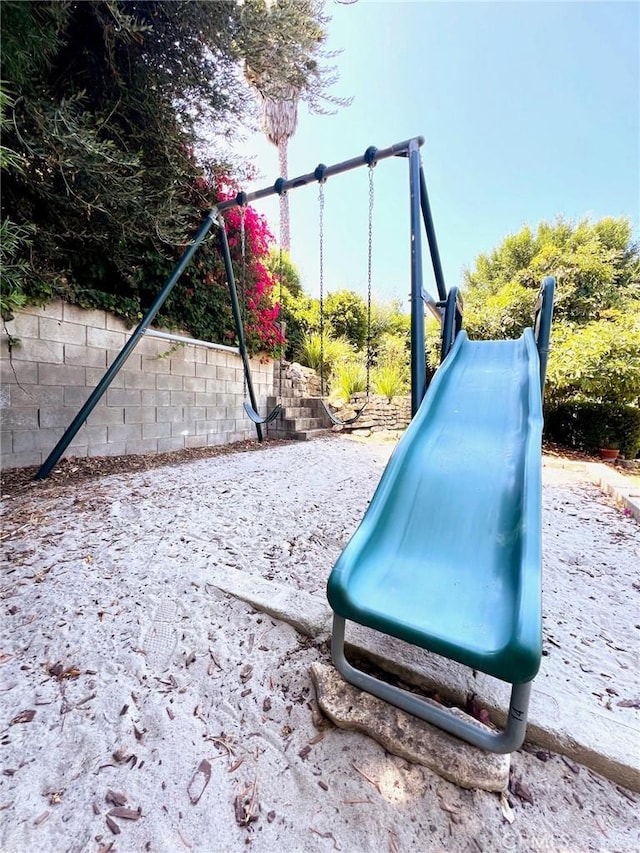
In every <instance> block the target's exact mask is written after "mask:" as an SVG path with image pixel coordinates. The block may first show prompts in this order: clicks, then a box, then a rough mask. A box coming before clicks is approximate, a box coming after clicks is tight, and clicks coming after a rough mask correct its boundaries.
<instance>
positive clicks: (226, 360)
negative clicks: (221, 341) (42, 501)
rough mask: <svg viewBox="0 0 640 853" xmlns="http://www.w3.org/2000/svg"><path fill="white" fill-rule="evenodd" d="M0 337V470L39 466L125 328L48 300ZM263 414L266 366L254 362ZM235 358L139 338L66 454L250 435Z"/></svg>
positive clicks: (155, 448)
mask: <svg viewBox="0 0 640 853" xmlns="http://www.w3.org/2000/svg"><path fill="white" fill-rule="evenodd" d="M7 331H8V332H9V334H10V335H11V336H12V337H14V338H19V339H20V342H19V343H18V344H16V345H14V346H13V347H12V350H11V359H9V347H8V338H7V335H6V334H5V332H4V329H3V334H2V351H1V354H0V355H1V364H0V367H1V382H2V385H1V389H0V407H1V412H0V413H1V415H2V420H1V435H2V456H1V464H2V467H3V468H14V467H23V466H26V465H39V464H41V463H42V462H43V461H44V460H45V459H46V458H47V456H48V455H49V453H50V451H51V450H52V449H53V447H54V446H55V444H56V442H57V441H58V439H59V438H60V437H61V436H62V434H63V432H64V430H65V428H66V427H67V426H68V425H69V424H70V423H71V421H72V420H73V418H74V417H75V415H76V414H77V412H78V410H79V409H80V407H81V406H82V404H83V403H84V402H85V401H86V399H87V397H88V396H89V394H90V393H91V391H92V390H93V389H94V388H95V386H96V385H97V383H98V382H99V380H100V379H101V378H102V376H103V375H104V372H105V370H106V368H107V366H108V365H109V364H111V362H112V361H113V359H114V358H115V357H116V355H117V354H118V352H119V351H120V349H121V348H122V346H123V344H124V343H125V341H126V340H127V339H128V337H129V335H130V333H131V331H132V330H131V329H130V328H129V327H128V326H127V325H126V324H125V323H124V322H123V321H122V320H120V319H119V318H117V317H114V316H113V315H111V314H108V313H107V312H105V311H85V310H83V309H82V308H78V307H77V306H75V305H68V304H67V303H64V302H53V303H51V304H49V305H47V306H46V307H45V308H33V307H31V308H27V309H25V310H23V311H20V312H19V313H17V314H16V316H15V319H14V320H12V321H11V322H9V323H7ZM251 368H252V374H253V382H254V387H255V390H256V395H257V397H258V403H259V406H260V407H262V408H263V409H264V406H265V403H266V397H267V395H268V394H270V393H272V388H273V363H272V362H271V361H267V362H266V363H262V362H261V361H260V360H259V359H257V358H256V359H252V361H251ZM244 399H245V397H244V388H243V374H242V360H241V358H240V355H239V353H238V351H237V350H234V349H231V348H229V347H212V346H210V345H209V346H205V345H184V344H178V345H176V344H172V343H171V342H169V341H166V340H160V339H158V338H151V337H147V336H145V337H143V339H142V340H141V341H140V342H139V343H138V345H137V347H136V348H135V349H134V351H133V353H132V355H131V356H130V357H129V359H128V360H127V362H126V363H125V365H124V367H123V368H122V369H121V370H120V372H119V373H118V375H117V376H116V377H115V379H114V381H113V384H112V385H111V386H110V388H109V389H108V391H107V392H106V394H105V395H104V397H103V398H102V400H101V401H100V403H99V404H98V406H97V407H96V408H95V409H94V411H93V413H92V414H91V415H90V416H89V418H88V421H87V423H86V424H84V425H83V426H82V427H81V428H80V431H79V432H78V434H77V435H76V437H75V438H74V440H73V442H72V443H71V444H70V446H69V448H68V450H67V452H66V454H65V455H66V456H76V457H78V456H117V455H120V454H136V453H154V452H157V453H160V452H163V451H169V450H181V449H182V448H185V447H201V446H203V445H211V444H228V443H231V442H234V441H241V440H242V439H246V438H251V437H254V436H255V427H254V425H253V424H252V422H251V421H250V420H249V419H248V418H247V417H246V415H245V414H244V411H243V409H242V403H243V401H244Z"/></svg>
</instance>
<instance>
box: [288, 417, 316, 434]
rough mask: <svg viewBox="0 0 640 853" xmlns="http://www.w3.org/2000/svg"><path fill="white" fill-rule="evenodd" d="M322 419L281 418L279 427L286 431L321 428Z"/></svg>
mask: <svg viewBox="0 0 640 853" xmlns="http://www.w3.org/2000/svg"><path fill="white" fill-rule="evenodd" d="M322 426H323V421H321V420H320V418H283V420H281V421H280V424H279V427H280V429H283V430H285V431H286V432H300V431H301V430H308V429H321V428H322Z"/></svg>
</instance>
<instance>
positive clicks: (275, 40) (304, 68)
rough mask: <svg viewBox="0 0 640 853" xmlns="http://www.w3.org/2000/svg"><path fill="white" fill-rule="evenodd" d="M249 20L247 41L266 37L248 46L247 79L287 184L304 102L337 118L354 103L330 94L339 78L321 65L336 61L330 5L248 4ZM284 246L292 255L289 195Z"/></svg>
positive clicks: (313, 1) (299, 1) (294, 0)
mask: <svg viewBox="0 0 640 853" xmlns="http://www.w3.org/2000/svg"><path fill="white" fill-rule="evenodd" d="M243 15H244V17H245V19H246V20H247V21H251V23H252V28H249V29H248V30H247V31H245V35H246V36H251V34H252V33H259V34H260V38H258V39H255V38H254V40H253V41H251V42H249V43H247V44H245V57H246V58H245V66H244V74H245V77H246V79H247V82H248V83H249V84H250V86H251V87H252V88H253V89H254V90H255V92H256V96H257V100H258V106H259V108H260V117H261V123H262V129H263V131H264V133H265V135H266V137H267V139H268V140H269V141H270V142H271V143H273V145H275V146H276V148H277V149H278V160H279V164H280V177H282V178H285V179H286V178H288V177H289V175H288V169H287V150H288V145H289V140H290V139H291V137H292V136H293V134H294V133H295V132H296V127H297V125H298V104H299V103H300V101H305V102H306V104H307V106H308V107H309V109H310V110H311V111H312V112H316V113H326V114H331V113H332V112H333V111H334V109H333V108H335V107H339V106H348V105H349V104H350V103H351V99H350V98H336V97H334V96H332V95H329V94H328V89H330V88H331V86H332V85H333V84H334V83H335V82H336V80H337V74H336V73H335V68H332V67H326V66H322V65H320V64H319V59H322V58H323V57H329V56H333V55H334V54H332V53H327V54H325V53H323V51H322V45H323V44H324V42H325V40H326V37H327V29H326V28H327V24H328V21H329V18H327V17H326V16H325V14H324V0H244V5H243ZM280 242H281V244H282V248H283V249H286V251H289V250H290V242H291V239H290V233H289V201H288V199H287V196H286V195H282V196H280Z"/></svg>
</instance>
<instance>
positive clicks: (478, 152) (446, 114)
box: [242, 0, 640, 305]
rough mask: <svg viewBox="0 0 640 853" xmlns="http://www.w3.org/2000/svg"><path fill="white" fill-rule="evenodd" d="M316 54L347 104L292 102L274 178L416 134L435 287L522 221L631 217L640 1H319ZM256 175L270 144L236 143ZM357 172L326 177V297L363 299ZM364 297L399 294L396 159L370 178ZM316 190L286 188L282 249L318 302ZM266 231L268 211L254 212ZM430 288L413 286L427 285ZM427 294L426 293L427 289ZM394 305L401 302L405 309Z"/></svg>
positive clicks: (403, 222)
mask: <svg viewBox="0 0 640 853" xmlns="http://www.w3.org/2000/svg"><path fill="white" fill-rule="evenodd" d="M327 11H328V12H329V14H331V16H332V21H331V23H330V24H329V42H328V48H329V49H332V50H342V53H341V55H340V56H338V57H337V58H336V59H334V60H331V62H334V63H335V64H337V66H338V71H339V74H340V81H339V83H338V84H336V86H335V87H334V88H333V92H334V93H335V94H336V95H340V96H352V97H353V103H352V105H351V106H350V107H348V108H344V109H341V110H339V111H338V112H337V114H336V115H333V116H324V115H311V114H309V112H308V110H307V108H306V106H305V105H304V104H303V105H301V108H300V116H299V126H298V130H297V132H296V135H295V136H294V137H293V139H292V140H291V142H290V146H289V177H293V176H295V175H298V174H303V173H306V172H309V171H312V170H313V168H315V166H316V165H317V164H318V163H319V162H323V163H326V164H330V163H334V162H338V161H340V160H345V159H349V158H351V157H355V156H357V155H359V154H361V153H364V151H365V149H366V148H367V147H368V146H369V145H376V146H377V147H378V148H384V147H386V146H388V145H390V144H392V143H394V142H399V141H401V140H403V139H407V138H409V137H412V136H418V135H422V136H424V137H425V139H426V143H425V146H424V147H423V149H422V157H423V163H424V168H425V172H426V178H427V187H428V190H429V195H430V200H431V207H432V211H433V216H434V221H435V226H436V232H437V235H438V242H439V246H440V253H441V256H442V260H443V265H444V270H445V275H446V279H447V284H448V286H452V285H454V284H458V283H460V281H461V278H462V271H463V269H464V268H465V267H471V266H473V264H474V260H475V258H476V257H477V255H478V254H480V253H481V252H488V251H490V250H491V249H492V248H494V247H495V246H497V245H498V244H499V243H500V242H501V241H502V239H503V238H504V237H505V236H506V235H507V234H509V233H513V232H515V231H518V230H519V229H520V228H521V227H522V226H523V225H524V224H525V223H529V224H531V225H535V224H537V223H538V222H539V221H540V220H553V219H554V218H555V217H556V216H557V215H563V216H565V217H567V218H571V219H575V218H581V217H583V216H586V215H589V216H591V217H592V218H594V219H597V218H600V217H602V216H627V217H629V218H630V219H631V220H632V222H633V224H634V226H635V228H636V229H637V228H638V225H639V223H640V4H638V3H636V2H564V3H555V2H511V3H487V2H466V3H458V2H441V3H437V2H426V0H425V2H374V0H359V2H358V3H355V4H354V5H348V6H343V5H338V4H335V3H331V2H328V3H327ZM242 151H243V153H247V152H249V153H251V155H252V156H253V157H254V164H255V166H256V168H257V169H258V171H259V173H260V175H261V177H260V178H259V179H258V180H257V181H256V182H255V183H253V184H252V185H250V186H249V187H247V189H256V188H258V187H261V186H266V185H270V184H272V183H273V181H274V180H275V178H276V177H278V165H277V155H276V150H275V148H273V146H271V145H269V143H268V142H266V140H264V138H262V137H261V136H259V135H256V136H255V137H251V138H250V139H249V140H247V142H246V143H245V144H243V145H242ZM366 172H367V170H366V168H363V169H361V170H360V169H359V170H356V171H354V172H352V173H349V174H347V175H344V176H338V177H335V178H332V179H331V180H329V181H328V182H327V185H326V189H325V194H326V208H325V210H326V228H325V287H326V288H327V289H328V290H337V289H340V288H343V287H347V288H349V289H353V290H356V291H358V292H360V293H362V294H363V295H364V294H365V293H366V211H367V174H366ZM375 182H376V187H375V192H376V211H375V231H374V234H375V238H374V257H373V264H374V276H373V279H374V280H373V287H374V298H377V299H378V300H379V301H386V300H389V299H392V298H399V299H402V300H405V298H406V297H407V295H408V292H409V287H410V285H409V243H408V204H409V202H408V175H407V166H406V161H404V160H395V159H394V160H387V161H384V162H382V163H380V164H379V165H378V166H377V167H376V169H375ZM317 194H318V189H317V185H316V184H314V185H312V186H308V187H304V188H302V189H298V190H294V191H292V192H291V193H290V194H289V201H290V206H291V221H292V233H291V249H292V251H291V254H292V259H293V261H294V263H296V264H297V265H298V267H299V269H300V271H301V273H302V277H303V285H304V287H305V290H306V291H307V292H309V293H311V294H313V295H317V294H318V252H319V248H318V205H317ZM256 207H257V209H258V210H260V211H261V212H263V213H265V215H267V217H268V219H269V222H270V224H271V225H272V230H273V231H274V233H275V234H276V236H277V235H278V217H277V205H276V204H275V203H274V204H272V203H270V202H269V201H266V202H259V203H257V204H256ZM428 281H429V280H428V279H427V282H428ZM432 289H433V288H432ZM405 305H406V303H405Z"/></svg>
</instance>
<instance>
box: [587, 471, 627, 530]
mask: <svg viewBox="0 0 640 853" xmlns="http://www.w3.org/2000/svg"><path fill="white" fill-rule="evenodd" d="M586 468H587V472H588V474H589V477H590V479H591V482H592V483H595V484H596V485H597V486H598V487H599V488H600V489H602V491H603V492H604V493H605V494H607V495H609V496H610V497H612V498H614V500H615V501H616V502H617V503H619V504H620V505H621V506H623V507H624V508H625V510H626V511H627V512H628V513H629V515H631V516H632V517H633V518H635V520H636V521H638V522H640V488H638V487H637V486H634V484H633V483H632V482H631V480H630V479H629V478H628V477H625V476H623V475H622V474H619V473H618V472H617V471H614V470H612V469H611V468H610V467H609V466H608V465H602V464H601V463H600V462H589V463H587V465H586Z"/></svg>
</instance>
